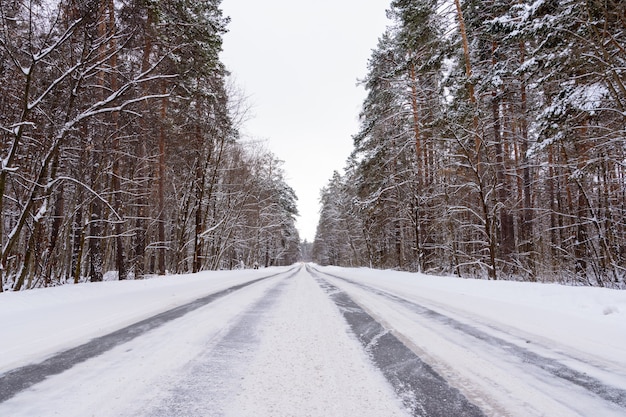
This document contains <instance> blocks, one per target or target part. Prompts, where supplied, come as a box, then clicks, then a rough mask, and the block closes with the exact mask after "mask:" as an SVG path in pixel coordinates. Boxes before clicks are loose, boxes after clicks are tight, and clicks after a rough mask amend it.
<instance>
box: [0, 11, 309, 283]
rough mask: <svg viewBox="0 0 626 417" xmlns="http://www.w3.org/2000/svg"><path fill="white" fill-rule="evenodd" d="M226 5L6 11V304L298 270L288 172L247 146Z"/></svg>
mask: <svg viewBox="0 0 626 417" xmlns="http://www.w3.org/2000/svg"><path fill="white" fill-rule="evenodd" d="M219 5H220V1H219V0H168V1H156V0H123V1H117V0H116V1H113V0H61V1H44V0H33V1H19V0H18V1H2V2H0V19H1V28H0V30H1V32H0V78H1V80H0V82H1V87H0V88H1V94H0V137H1V138H2V141H1V143H0V162H1V164H2V165H1V167H0V168H1V170H0V213H1V218H0V278H1V284H2V285H0V291H1V290H20V289H25V288H33V287H41V286H51V285H58V284H60V283H65V282H82V281H101V280H102V279H103V275H105V274H106V273H107V272H108V271H116V272H117V278H119V279H126V278H133V277H142V276H143V275H145V274H165V273H166V272H168V273H182V272H195V271H199V270H203V269H221V268H230V269H232V268H236V267H239V266H240V265H247V266H251V265H253V264H255V263H257V264H259V265H260V266H270V265H285V264H291V263H293V262H295V261H296V260H297V258H298V254H299V247H298V246H299V237H298V233H297V231H296V229H295V225H294V222H295V216H296V215H297V209H296V196H295V193H294V192H293V190H292V189H291V188H290V187H289V186H288V185H287V184H286V183H285V181H284V174H283V170H282V168H281V162H280V161H279V160H278V159H277V158H276V157H275V156H274V155H273V154H272V153H270V152H268V151H267V150H264V149H263V148H262V147H261V146H259V145H258V144H252V143H243V142H242V141H241V140H239V138H238V124H239V123H240V121H241V118H243V117H245V105H244V104H242V100H241V99H242V97H241V95H240V93H238V92H237V90H236V89H234V88H233V87H231V86H229V84H228V83H227V71H226V69H225V68H224V65H223V64H222V63H221V62H220V59H219V52H220V51H221V45H222V36H223V34H224V33H225V31H226V25H227V23H228V19H227V18H226V17H225V16H223V15H222V12H221V10H220V8H219Z"/></svg>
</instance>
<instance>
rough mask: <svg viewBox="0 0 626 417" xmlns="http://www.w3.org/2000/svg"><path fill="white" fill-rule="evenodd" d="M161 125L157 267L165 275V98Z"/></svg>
mask: <svg viewBox="0 0 626 417" xmlns="http://www.w3.org/2000/svg"><path fill="white" fill-rule="evenodd" d="M162 91H163V93H165V92H166V89H165V82H163V85H162ZM160 113H161V125H160V129H159V166H158V176H159V180H158V201H159V223H158V234H159V237H158V239H159V248H158V260H157V262H158V269H159V271H158V272H159V274H160V275H165V244H166V242H165V219H166V218H165V127H166V126H165V120H166V116H167V98H163V99H161V112H160Z"/></svg>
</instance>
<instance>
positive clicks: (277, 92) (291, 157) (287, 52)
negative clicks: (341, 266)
mask: <svg viewBox="0 0 626 417" xmlns="http://www.w3.org/2000/svg"><path fill="white" fill-rule="evenodd" d="M389 3H390V0H263V1H259V0H223V2H222V9H223V10H224V14H225V15H226V16H230V17H231V23H230V25H229V27H228V28H229V33H228V34H226V36H225V37H224V52H223V54H222V60H223V62H224V63H225V64H226V66H227V67H228V69H229V70H230V71H231V73H232V74H233V76H234V77H235V80H236V83H237V84H238V85H239V86H240V87H241V88H243V90H244V93H245V94H246V95H247V96H248V101H249V105H251V106H252V115H253V117H252V119H250V120H249V121H248V122H246V124H245V126H244V128H243V129H242V133H243V134H244V135H245V137H246V138H247V139H262V140H267V145H266V146H267V147H268V148H269V149H270V150H271V151H272V152H273V153H274V154H275V155H276V156H277V157H278V158H279V159H281V160H283V161H285V164H284V169H285V172H286V178H287V183H288V184H289V185H290V186H291V187H292V188H293V189H294V190H295V192H296V194H297V196H298V209H299V211H300V217H299V218H298V222H297V227H298V230H299V232H300V238H301V239H303V240H304V239H307V240H308V241H310V242H311V241H313V239H314V237H315V229H316V227H317V221H318V217H319V192H320V189H321V188H322V187H324V186H325V185H326V184H327V182H328V180H329V179H330V178H331V176H332V173H333V170H337V171H339V172H341V171H342V169H343V167H344V165H345V161H346V158H347V157H348V156H349V154H350V152H351V150H352V139H351V136H352V135H353V134H355V133H357V129H358V114H359V111H360V109H361V104H362V102H363V99H364V98H365V91H364V89H363V88H362V87H359V86H357V85H356V83H357V80H358V79H361V78H363V77H364V76H365V75H366V72H367V60H368V58H369V56H370V54H371V51H372V49H374V48H375V47H376V44H377V41H378V38H379V37H380V36H381V35H382V33H383V31H384V30H385V27H386V25H387V24H388V21H387V18H386V14H385V10H386V9H387V7H388V6H389Z"/></svg>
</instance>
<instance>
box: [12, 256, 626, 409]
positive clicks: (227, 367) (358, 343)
mask: <svg viewBox="0 0 626 417" xmlns="http://www.w3.org/2000/svg"><path fill="white" fill-rule="evenodd" d="M233 287H235V290H234V291H230V290H228V289H229V288H233ZM225 290H227V291H225ZM197 299H199V300H201V301H194V300H197ZM94 312H95V313H94ZM183 313H184V314H183ZM624 313H626V293H624V292H620V291H611V290H602V289H593V288H568V287H561V286H551V285H543V286H542V285H537V284H522V283H494V282H486V281H475V280H462V279H455V278H445V277H426V276H422V275H418V274H408V273H398V272H393V271H373V270H368V269H358V270H357V269H341V268H331V267H326V268H320V267H318V266H315V265H306V266H305V265H299V266H296V267H294V268H274V269H270V270H257V271H222V272H213V273H202V274H197V275H193V276H178V277H167V278H154V279H150V280H145V281H131V282H105V283H102V284H84V285H79V286H67V287H60V288H54V289H46V290H34V291H28V292H22V293H17V294H15V293H10V294H1V295H0V317H3V320H2V321H0V335H2V338H1V340H2V342H0V416H14V417H20V416H29V417H37V416H57V415H59V416H80V417H84V416H154V417H157V416H163V417H171V416H194V417H195V416H233V417H239V416H285V417H287V416H290V417H296V416H408V415H419V416H430V417H444V416H445V417H450V416H454V417H457V416H481V415H485V416H520V417H521V416H524V417H526V416H551V417H559V416H563V417H576V416H606V417H611V416H623V415H625V414H626V325H625V324H624V323H625V322H626V320H624ZM155 315H157V318H156V319H154V318H151V317H153V316H155ZM154 320H156V322H155V321H154ZM374 320H376V321H374ZM137 322H139V323H140V324H139V325H137V324H133V323H137ZM125 329H126V330H125ZM128 329H131V330H128ZM128 331H130V332H131V333H132V337H130V336H126V337H125V338H122V339H116V340H117V341H116V342H115V343H113V342H110V341H108V339H107V337H110V336H107V335H110V334H117V333H120V332H121V333H124V332H128ZM90 340H91V342H90ZM94 341H96V342H94ZM100 341H102V342H100ZM94 345H96V346H94ZM104 345H106V346H107V348H106V349H98V346H104ZM77 346H79V347H81V349H80V350H81V352H83V351H85V350H88V349H95V350H93V353H91V354H87V353H84V352H83V353H81V355H82V356H80V355H79V357H78V358H77V359H76V360H75V361H74V362H75V363H74V362H72V360H71V359H70V358H69V355H68V354H67V352H71V351H72V350H76V347H77ZM89 346H91V347H89ZM59 352H65V353H59ZM64 355H65V356H64ZM61 359H62V360H63V361H64V363H65V362H67V363H66V364H64V365H63V366H62V367H61V368H59V367H58V366H57V365H55V366H52V367H51V366H50V364H51V363H58V362H60V361H61ZM46 364H47V365H46ZM16 369H17V370H16ZM25 369H27V370H29V372H33V369H34V370H35V373H37V372H39V373H42V374H44V375H43V376H44V377H45V378H44V377H42V378H39V379H36V380H34V381H31V382H29V383H25V385H24V387H25V388H24V389H15V388H13V387H12V386H13V385H15V381H17V380H19V374H20V372H21V371H23V370H25ZM16 378H17V379H16ZM27 379H31V377H30V376H29V377H28V378H27ZM9 385H11V386H9ZM3 391H4V392H8V393H9V394H8V395H5V397H4V398H5V400H4V401H2V399H3V397H2V395H3V394H2V393H3Z"/></svg>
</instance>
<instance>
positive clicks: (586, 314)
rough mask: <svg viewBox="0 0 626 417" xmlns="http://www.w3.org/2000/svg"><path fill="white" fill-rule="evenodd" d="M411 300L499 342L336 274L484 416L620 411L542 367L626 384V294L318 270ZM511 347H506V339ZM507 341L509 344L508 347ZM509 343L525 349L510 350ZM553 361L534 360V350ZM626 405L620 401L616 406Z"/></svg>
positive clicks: (611, 383)
mask: <svg viewBox="0 0 626 417" xmlns="http://www.w3.org/2000/svg"><path fill="white" fill-rule="evenodd" d="M321 270H322V271H324V272H326V273H330V274H333V275H336V276H338V277H343V278H347V279H349V280H350V281H354V282H358V283H360V284H366V285H368V286H370V287H375V288H378V289H380V290H384V291H385V292H388V293H391V294H394V295H395V296H399V297H401V298H403V299H406V300H410V301H411V302H414V303H417V304H419V305H420V306H423V307H426V308H428V309H430V310H432V311H435V312H437V313H440V314H442V315H444V316H445V317H447V318H450V319H453V320H455V321H456V322H457V323H460V324H461V325H467V326H470V327H471V329H476V330H478V331H480V332H483V334H487V335H490V336H493V337H494V338H497V339H499V340H501V341H502V342H490V341H487V342H486V341H484V340H479V339H477V338H476V337H473V336H468V335H467V334H464V333H463V332H462V331H457V330H456V329H455V326H451V325H449V324H446V323H445V320H441V321H436V320H430V319H427V318H426V317H424V315H420V314H416V313H415V312H413V311H411V310H410V309H405V308H404V307H402V306H401V305H399V304H397V303H393V302H389V300H388V299H385V298H384V297H380V296H377V295H375V294H373V293H372V291H370V290H365V289H363V288H362V287H359V286H355V285H353V284H349V283H348V282H346V281H343V280H340V279H336V280H333V281H332V283H333V284H335V285H337V286H338V287H339V288H341V289H342V290H344V291H346V292H347V293H348V294H349V295H350V296H351V297H352V298H353V299H355V300H356V301H357V302H358V303H359V304H361V305H362V306H363V307H365V308H366V309H367V310H368V311H369V312H370V314H372V315H373V316H375V317H377V318H378V319H379V320H380V321H382V322H384V323H385V325H386V326H387V327H388V328H390V329H393V330H394V331H395V332H397V333H398V334H400V335H401V337H402V338H403V340H404V341H405V343H407V344H409V345H410V346H411V347H412V348H413V350H414V351H416V352H418V354H419V355H420V357H422V358H423V359H425V360H427V361H428V362H429V363H431V364H432V365H433V366H434V367H435V369H436V370H437V371H438V372H439V373H440V374H442V375H444V376H445V377H446V379H447V380H448V381H450V382H451V383H453V384H454V385H455V386H457V387H458V388H459V389H460V390H461V391H462V392H464V394H465V395H466V396H467V397H468V398H469V399H470V400H472V401H474V402H475V403H476V404H477V405H479V406H480V407H481V408H483V410H485V411H487V413H488V415H507V416H509V415H511V416H524V417H531V416H551V417H554V416H563V417H573V416H579V417H588V416H596V415H597V416H600V415H601V416H603V417H608V416H616V417H618V416H624V415H626V414H625V413H626V410H625V409H624V408H621V407H619V406H617V405H615V404H613V403H611V402H607V401H605V400H604V399H601V398H598V397H597V396H596V395H595V394H592V393H590V392H589V391H587V390H585V389H583V388H582V387H581V386H580V385H578V384H573V383H570V382H568V381H565V380H563V379H561V378H555V377H554V375H553V374H550V373H549V372H547V371H546V368H549V367H551V366H553V365H554V366H555V367H556V366H564V367H567V368H569V369H572V370H574V371H577V372H580V373H581V374H582V375H587V376H590V377H592V378H594V379H596V380H597V381H600V382H601V383H603V384H607V385H608V386H610V387H615V388H617V389H621V390H622V400H621V401H622V403H623V402H624V398H625V397H624V394H623V393H624V392H626V391H624V390H626V291H620V290H611V289H603V288H589V287H567V286H562V285H556V284H538V283H524V282H511V281H497V282H494V281H481V280H473V279H460V278H454V277H437V276H427V275H422V274H415V273H405V272H395V271H377V270H372V269H366V268H362V269H348V268H337V267H326V268H321ZM507 344H508V345H507ZM505 345H507V346H505ZM511 346H517V347H519V349H520V351H521V352H529V355H526V354H521V355H515V354H514V353H513V352H511ZM535 354H536V355H539V356H541V357H544V358H546V359H547V360H552V361H554V362H553V365H548V366H544V368H543V369H540V368H541V367H540V366H537V365H534V364H533V362H534V360H533V358H532V357H530V356H532V355H535ZM622 407H624V405H622Z"/></svg>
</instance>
